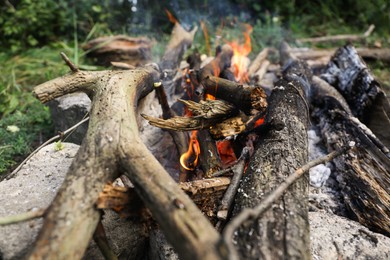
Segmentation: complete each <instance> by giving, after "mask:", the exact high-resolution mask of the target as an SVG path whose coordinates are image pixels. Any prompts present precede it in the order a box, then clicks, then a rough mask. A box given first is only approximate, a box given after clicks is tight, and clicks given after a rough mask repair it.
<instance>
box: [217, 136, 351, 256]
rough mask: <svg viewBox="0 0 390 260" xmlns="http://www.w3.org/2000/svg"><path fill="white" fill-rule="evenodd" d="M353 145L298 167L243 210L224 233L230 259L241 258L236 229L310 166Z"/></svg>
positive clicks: (258, 213)
mask: <svg viewBox="0 0 390 260" xmlns="http://www.w3.org/2000/svg"><path fill="white" fill-rule="evenodd" d="M350 145H351V147H352V146H354V145H355V144H354V143H351V144H350ZM351 147H345V148H344V149H341V150H338V151H334V152H331V153H330V154H328V155H325V156H322V157H320V158H318V159H315V160H313V161H311V162H309V163H307V164H305V165H304V166H302V167H301V168H299V169H297V170H296V171H295V172H294V173H293V174H291V175H290V176H288V177H287V178H286V179H285V180H284V182H282V183H281V184H280V185H279V186H278V187H277V188H276V189H275V190H273V191H272V192H271V193H269V194H268V195H267V196H266V197H265V198H264V199H263V200H262V202H261V203H260V204H259V205H257V206H256V207H255V208H251V209H245V210H243V211H242V212H241V213H240V214H239V215H238V216H237V217H235V218H234V219H233V220H232V221H231V222H230V223H229V225H227V226H226V228H225V230H224V233H223V239H224V241H225V243H226V245H227V246H228V248H229V251H230V253H231V254H232V255H231V258H230V259H234V260H236V259H239V258H238V255H237V252H236V250H235V248H234V245H233V243H232V239H233V233H234V231H235V230H236V229H237V228H238V227H239V226H240V225H241V224H242V223H243V222H244V221H246V220H247V219H250V218H257V217H259V216H260V215H262V214H263V213H264V212H265V211H266V210H268V209H269V208H270V207H271V205H272V204H273V203H274V202H276V201H277V200H279V199H280V198H281V197H282V195H283V193H284V192H285V191H286V190H287V189H288V188H289V187H290V185H291V184H293V183H294V182H295V181H296V180H298V179H299V178H300V177H301V176H302V175H303V174H304V173H306V172H308V171H309V169H310V168H312V167H314V166H316V165H319V164H321V163H325V162H329V161H331V160H333V159H334V158H335V157H337V156H339V155H341V154H343V153H345V152H346V151H347V150H349V149H350V148H351Z"/></svg>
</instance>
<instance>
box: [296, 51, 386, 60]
mask: <svg viewBox="0 0 390 260" xmlns="http://www.w3.org/2000/svg"><path fill="white" fill-rule="evenodd" d="M336 51H337V49H325V50H318V49H292V50H291V52H292V53H293V54H294V55H295V56H296V57H297V58H298V59H301V60H307V61H308V60H319V59H328V61H329V60H330V58H331V57H332V56H333V55H334V54H335V52H336ZM356 51H357V53H358V54H359V55H360V56H361V57H362V58H363V59H364V60H380V61H383V62H387V63H388V62H390V49H389V48H379V49H377V48H371V49H370V48H356Z"/></svg>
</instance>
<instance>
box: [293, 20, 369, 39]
mask: <svg viewBox="0 0 390 260" xmlns="http://www.w3.org/2000/svg"><path fill="white" fill-rule="evenodd" d="M374 29H375V25H373V24H371V25H370V27H369V28H368V29H367V31H366V32H365V33H363V34H362V35H357V34H343V35H331V36H323V37H314V38H301V39H298V40H297V41H298V42H301V43H305V42H309V43H319V42H335V41H349V42H351V41H359V40H362V39H365V38H367V37H369V36H370V35H371V33H372V32H373V31H374Z"/></svg>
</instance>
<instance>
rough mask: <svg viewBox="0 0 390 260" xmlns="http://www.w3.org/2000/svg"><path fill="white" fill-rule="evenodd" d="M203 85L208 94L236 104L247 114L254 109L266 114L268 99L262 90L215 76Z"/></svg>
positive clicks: (205, 79)
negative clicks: (245, 86)
mask: <svg viewBox="0 0 390 260" xmlns="http://www.w3.org/2000/svg"><path fill="white" fill-rule="evenodd" d="M202 83H203V85H204V86H205V88H206V92H207V93H210V94H211V95H213V96H215V97H216V98H220V99H223V100H226V101H227V102H230V103H232V104H234V105H235V106H236V107H237V108H238V109H240V110H242V111H243V112H245V113H247V114H248V113H250V111H251V110H252V109H256V110H258V111H259V112H260V113H264V112H265V110H266V108H267V99H266V98H267V97H266V94H265V91H264V90H263V89H262V88H258V87H257V88H244V87H243V86H242V85H240V84H238V83H236V82H233V81H230V80H226V79H222V78H218V77H215V76H207V77H205V78H204V79H203V81H202Z"/></svg>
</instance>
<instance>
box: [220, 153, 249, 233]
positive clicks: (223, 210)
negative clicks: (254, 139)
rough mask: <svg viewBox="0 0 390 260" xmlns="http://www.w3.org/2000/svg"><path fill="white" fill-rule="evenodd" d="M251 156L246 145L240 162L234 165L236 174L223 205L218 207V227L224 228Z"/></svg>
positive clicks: (225, 195) (222, 202) (224, 197)
mask: <svg viewBox="0 0 390 260" xmlns="http://www.w3.org/2000/svg"><path fill="white" fill-rule="evenodd" d="M248 157H249V148H247V147H244V149H243V150H242V153H241V156H240V158H239V159H238V163H237V164H236V165H234V167H233V168H232V170H233V172H234V175H233V177H232V179H231V181H230V185H229V187H228V188H227V190H226V192H225V194H224V196H223V198H222V200H221V205H220V206H219V209H218V213H217V216H218V219H219V221H218V223H217V225H216V227H217V229H220V228H222V224H223V222H224V221H226V219H227V216H228V214H229V211H230V208H231V205H232V204H233V200H234V198H235V196H236V193H237V190H238V187H239V185H240V181H241V179H242V175H243V174H244V169H245V163H246V161H247V159H248Z"/></svg>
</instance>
